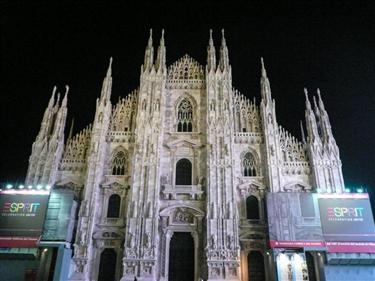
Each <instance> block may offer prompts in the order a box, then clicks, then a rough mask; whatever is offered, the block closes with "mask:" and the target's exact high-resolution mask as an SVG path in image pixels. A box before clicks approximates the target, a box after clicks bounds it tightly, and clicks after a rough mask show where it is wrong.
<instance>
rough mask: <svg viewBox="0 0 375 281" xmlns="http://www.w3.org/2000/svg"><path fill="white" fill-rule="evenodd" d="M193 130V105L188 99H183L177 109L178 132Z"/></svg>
mask: <svg viewBox="0 0 375 281" xmlns="http://www.w3.org/2000/svg"><path fill="white" fill-rule="evenodd" d="M192 131H193V107H192V105H191V103H190V101H189V100H188V99H183V100H182V101H181V102H180V104H179V105H178V109H177V132H192Z"/></svg>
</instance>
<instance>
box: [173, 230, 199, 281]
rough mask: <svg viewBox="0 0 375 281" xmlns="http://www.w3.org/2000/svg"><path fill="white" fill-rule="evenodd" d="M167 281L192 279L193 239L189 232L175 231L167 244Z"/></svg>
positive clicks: (190, 280)
mask: <svg viewBox="0 0 375 281" xmlns="http://www.w3.org/2000/svg"><path fill="white" fill-rule="evenodd" d="M169 249H170V250H169V274H168V275H169V278H168V280H169V281H193V280H194V240H193V237H192V236H191V233H190V232H175V233H174V234H173V236H172V238H171V242H170V246H169Z"/></svg>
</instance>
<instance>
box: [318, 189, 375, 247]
mask: <svg viewBox="0 0 375 281" xmlns="http://www.w3.org/2000/svg"><path fill="white" fill-rule="evenodd" d="M318 200H319V209H320V219H321V222H322V228H323V235H324V240H325V241H327V242H328V241H334V242H340V241H348V242H358V241H361V242H363V241H366V242H375V226H374V219H373V216H372V211H371V206H370V201H369V198H368V194H359V193H357V194H319V195H318Z"/></svg>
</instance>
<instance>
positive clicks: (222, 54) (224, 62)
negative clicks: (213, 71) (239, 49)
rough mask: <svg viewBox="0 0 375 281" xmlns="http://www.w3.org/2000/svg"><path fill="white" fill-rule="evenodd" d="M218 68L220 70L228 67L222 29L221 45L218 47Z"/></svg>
mask: <svg viewBox="0 0 375 281" xmlns="http://www.w3.org/2000/svg"><path fill="white" fill-rule="evenodd" d="M219 65H220V69H221V71H224V70H228V69H229V54H228V47H227V43H226V40H225V35H224V29H222V30H221V47H220V63H219Z"/></svg>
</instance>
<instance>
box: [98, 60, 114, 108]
mask: <svg viewBox="0 0 375 281" xmlns="http://www.w3.org/2000/svg"><path fill="white" fill-rule="evenodd" d="M111 91H112V57H110V59H109V65H108V69H107V74H106V76H105V77H104V80H103V85H102V92H101V95H100V101H101V102H104V104H106V103H107V102H108V101H109V100H110V98H111Z"/></svg>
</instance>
